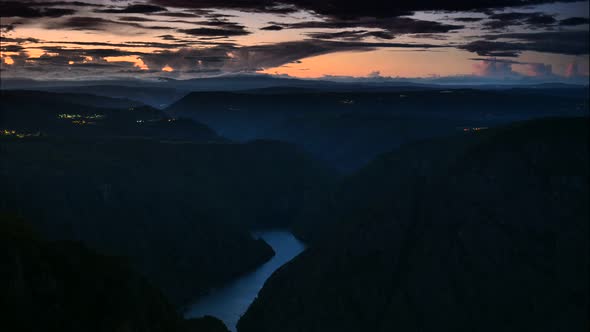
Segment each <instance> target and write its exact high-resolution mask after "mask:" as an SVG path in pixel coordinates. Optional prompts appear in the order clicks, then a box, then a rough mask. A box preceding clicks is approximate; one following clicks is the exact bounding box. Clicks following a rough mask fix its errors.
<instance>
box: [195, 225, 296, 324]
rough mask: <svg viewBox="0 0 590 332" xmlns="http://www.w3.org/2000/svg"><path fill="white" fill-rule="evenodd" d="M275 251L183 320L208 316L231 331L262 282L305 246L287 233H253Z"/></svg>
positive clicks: (213, 293)
mask: <svg viewBox="0 0 590 332" xmlns="http://www.w3.org/2000/svg"><path fill="white" fill-rule="evenodd" d="M253 234H254V237H256V238H262V239H263V240H264V241H266V243H268V244H269V245H270V246H271V247H272V248H273V249H274V251H275V256H274V257H273V258H272V259H271V260H269V261H268V262H266V263H265V264H263V265H261V266H260V267H259V268H258V269H256V270H255V271H253V272H251V273H249V274H247V275H245V276H243V277H241V278H239V279H236V280H234V281H232V282H230V283H228V284H227V285H225V286H224V287H222V288H219V289H215V290H213V291H211V292H210V293H209V294H208V295H205V296H203V297H201V298H199V300H198V301H197V302H195V303H194V304H192V305H191V306H189V307H188V309H187V310H186V312H185V317H186V318H198V317H202V316H205V315H210V316H214V317H217V318H219V319H221V320H222V321H223V322H224V323H225V325H227V327H228V328H229V329H230V330H231V331H235V330H236V324H237V323H238V320H239V319H240V317H241V316H242V315H243V314H244V313H245V312H246V310H247V309H248V306H250V304H251V303H252V301H254V299H255V298H256V295H258V292H259V291H260V289H261V288H262V286H263V285H264V282H265V281H266V279H268V278H269V277H270V275H271V274H272V273H273V272H274V271H276V270H277V269H278V268H279V267H281V266H283V265H284V264H285V263H287V262H289V261H290V260H292V259H293V258H294V257H295V256H297V255H299V254H300V253H301V252H302V251H303V250H304V249H305V246H304V244H303V243H301V242H300V241H299V240H297V239H296V238H295V237H294V236H293V234H291V233H290V232H288V231H263V232H254V233H253Z"/></svg>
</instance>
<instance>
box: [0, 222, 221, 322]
mask: <svg viewBox="0 0 590 332" xmlns="http://www.w3.org/2000/svg"><path fill="white" fill-rule="evenodd" d="M0 261H1V262H2V264H1V265H0V280H1V281H2V283H1V284H0V292H1V293H2V297H0V310H1V314H0V317H2V321H1V322H0V326H1V327H2V330H3V331H12V332H33V331H49V332H54V331H55V332H58V331H60V332H79V331H86V332H113V331H143V332H227V331H228V330H227V329H226V328H225V326H223V323H222V322H220V321H218V320H215V319H213V318H211V317H205V318H202V319H196V320H190V321H185V320H183V319H182V318H181V317H180V316H179V315H178V314H177V312H176V310H175V308H174V307H173V306H172V305H171V304H169V303H168V302H167V300H166V299H165V298H164V296H163V295H162V294H161V293H160V292H159V291H158V290H157V289H155V288H153V287H152V286H151V285H150V284H149V283H148V282H147V281H146V280H145V278H143V277H141V276H140V275H139V274H137V273H136V272H135V271H133V270H132V269H131V268H130V267H129V266H128V264H127V262H126V261H125V260H123V259H121V258H117V257H110V256H104V255H100V254H97V253H95V252H94V251H92V250H90V249H88V248H87V247H86V246H84V245H83V244H81V243H78V242H71V241H46V240H44V239H42V238H41V237H40V236H39V235H38V234H36V232H34V231H33V230H32V229H31V228H30V227H29V226H28V225H27V224H26V223H24V222H23V221H22V220H19V219H18V218H15V217H9V216H6V215H2V216H0Z"/></svg>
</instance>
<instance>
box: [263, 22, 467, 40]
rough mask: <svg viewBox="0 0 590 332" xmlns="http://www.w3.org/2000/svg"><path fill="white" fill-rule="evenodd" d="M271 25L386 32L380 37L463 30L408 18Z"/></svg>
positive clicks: (293, 27) (459, 26)
mask: <svg viewBox="0 0 590 332" xmlns="http://www.w3.org/2000/svg"><path fill="white" fill-rule="evenodd" d="M271 24H274V25H278V26H281V27H283V28H285V29H345V28H372V29H381V30H383V31H386V32H387V34H382V36H387V35H397V34H408V33H445V32H449V31H452V30H459V29H462V28H463V26H462V25H451V24H444V23H440V22H433V21H425V20H417V19H413V18H409V17H391V18H371V17H365V18H359V19H354V20H340V19H329V20H325V21H307V22H298V23H291V24H280V23H276V22H271Z"/></svg>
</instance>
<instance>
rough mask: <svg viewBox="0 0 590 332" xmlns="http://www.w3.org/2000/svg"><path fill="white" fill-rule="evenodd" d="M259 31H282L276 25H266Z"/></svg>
mask: <svg viewBox="0 0 590 332" xmlns="http://www.w3.org/2000/svg"><path fill="white" fill-rule="evenodd" d="M260 30H265V31H280V30H283V27H282V26H280V25H276V24H272V25H267V26H265V27H262V28H260Z"/></svg>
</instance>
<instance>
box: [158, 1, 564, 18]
mask: <svg viewBox="0 0 590 332" xmlns="http://www.w3.org/2000/svg"><path fill="white" fill-rule="evenodd" d="M573 1H575V0H563V1H562V2H573ZM151 2H152V3H154V4H157V5H161V6H166V7H167V6H170V7H180V8H224V9H239V10H245V11H261V12H279V11H282V12H285V13H288V12H292V11H293V10H294V9H295V8H300V9H305V10H311V11H314V12H316V13H318V14H320V15H324V16H329V17H336V18H340V19H352V18H360V17H379V18H386V17H395V16H402V15H409V14H411V13H413V12H415V11H430V10H435V11H471V10H482V9H488V8H505V7H515V6H530V5H534V4H542V3H551V2H555V0H446V1H440V0H415V1H398V2H396V3H395V4H392V3H391V2H390V1H384V0H365V1H358V0H323V1H318V0H276V1H275V0H200V1H193V0H152V1H151Z"/></svg>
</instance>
